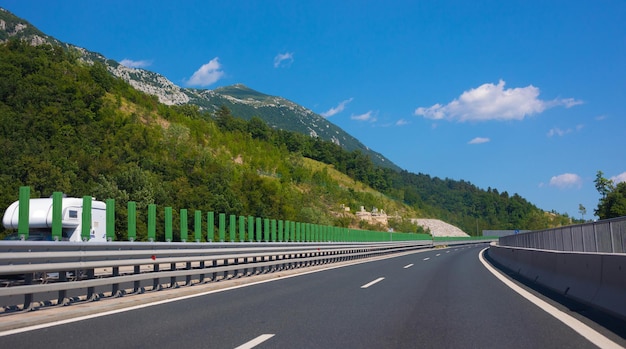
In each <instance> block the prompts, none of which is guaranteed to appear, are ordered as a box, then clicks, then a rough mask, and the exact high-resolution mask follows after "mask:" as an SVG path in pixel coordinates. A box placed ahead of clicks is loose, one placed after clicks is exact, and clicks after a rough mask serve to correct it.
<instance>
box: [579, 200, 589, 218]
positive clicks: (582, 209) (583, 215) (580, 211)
mask: <svg viewBox="0 0 626 349" xmlns="http://www.w3.org/2000/svg"><path fill="white" fill-rule="evenodd" d="M578 212H579V213H580V215H581V217H582V220H585V215H586V214H587V209H586V208H585V206H583V204H578Z"/></svg>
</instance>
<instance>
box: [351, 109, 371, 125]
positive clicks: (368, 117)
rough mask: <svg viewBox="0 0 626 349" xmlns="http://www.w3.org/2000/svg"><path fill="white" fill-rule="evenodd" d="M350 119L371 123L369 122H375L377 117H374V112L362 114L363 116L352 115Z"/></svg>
mask: <svg viewBox="0 0 626 349" xmlns="http://www.w3.org/2000/svg"><path fill="white" fill-rule="evenodd" d="M350 119H352V120H357V121H369V122H375V121H376V117H374V116H373V115H372V111H371V110H370V111H368V112H367V113H365V114H361V115H352V116H351V117H350Z"/></svg>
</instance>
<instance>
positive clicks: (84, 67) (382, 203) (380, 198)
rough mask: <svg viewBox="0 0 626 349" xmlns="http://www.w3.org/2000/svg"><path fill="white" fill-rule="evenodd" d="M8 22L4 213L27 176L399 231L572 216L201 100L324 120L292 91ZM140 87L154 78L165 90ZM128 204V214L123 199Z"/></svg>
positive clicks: (144, 199) (33, 181) (1, 148)
mask: <svg viewBox="0 0 626 349" xmlns="http://www.w3.org/2000/svg"><path fill="white" fill-rule="evenodd" d="M0 35H1V36H0V39H1V40H3V41H6V40H8V39H11V38H21V39H22V40H10V41H9V42H8V43H6V44H0V57H1V58H2V59H0V158H2V159H7V160H8V161H5V162H3V166H0V214H1V213H2V212H1V210H2V207H6V206H7V205H8V204H9V203H10V202H12V201H14V200H15V193H17V191H18V187H19V186H20V185H28V186H30V187H31V188H33V194H34V195H35V196H34V197H37V196H42V195H43V196H49V195H50V194H51V193H52V192H53V191H63V192H65V193H67V194H69V195H85V194H90V195H95V196H96V197H99V198H114V199H116V202H121V203H124V202H126V201H128V200H139V201H141V205H138V208H139V207H140V206H141V207H145V206H146V205H147V204H149V203H155V204H157V205H171V207H178V208H181V207H189V208H194V209H200V210H202V211H214V212H223V213H232V214H240V215H253V216H265V217H272V218H276V219H287V220H297V221H303V222H311V223H317V224H333V225H337V226H358V227H359V228H367V227H369V226H368V225H367V224H363V223H362V222H361V221H358V220H357V219H356V218H355V217H356V216H357V213H362V212H363V211H362V210H358V209H357V208H359V207H366V208H367V210H369V209H370V208H378V209H381V210H384V211H385V212H389V213H390V214H391V216H393V217H400V218H401V219H400V220H397V219H393V220H394V221H395V222H394V223H393V224H395V225H396V226H392V225H391V224H392V223H391V221H392V219H390V223H389V227H391V228H394V229H395V230H396V231H411V230H413V229H415V227H414V225H410V221H408V220H406V218H416V217H421V218H439V219H441V220H443V221H445V222H448V223H452V224H454V225H456V226H458V227H460V228H461V229H462V230H464V231H466V232H474V231H475V232H476V233H479V227H480V228H481V229H491V230H493V229H543V228H548V227H554V226H558V225H562V224H566V223H571V219H570V218H569V217H567V215H565V216H561V215H557V214H546V213H545V212H543V211H542V210H540V209H539V208H537V207H535V206H534V205H532V204H531V203H529V202H528V201H526V200H525V199H524V198H522V197H520V196H519V195H517V194H513V195H509V194H508V193H507V192H499V191H498V190H496V189H491V188H489V189H488V190H486V191H485V190H483V189H480V188H477V187H476V186H474V185H472V184H471V183H468V182H465V181H455V180H451V179H445V180H442V179H440V178H437V177H430V176H429V175H427V174H413V173H409V172H407V171H404V170H402V171H397V170H396V169H392V168H391V167H381V166H377V165H376V164H374V163H373V160H372V158H371V157H368V156H367V155H366V154H365V153H364V152H350V151H347V150H346V149H344V148H342V146H340V145H338V144H336V143H337V142H342V138H340V137H337V133H335V137H336V140H337V141H335V143H333V142H331V141H323V140H321V137H319V138H313V137H310V136H309V135H310V134H311V130H315V132H318V131H317V128H313V127H311V128H307V127H308V126H304V125H305V122H304V121H302V122H301V123H300V124H299V127H301V130H304V131H299V132H304V133H298V132H295V131H293V132H292V131H285V130H277V129H274V128H270V127H268V125H267V124H266V123H265V122H263V121H262V120H259V118H252V119H250V121H249V122H248V121H245V120H243V119H236V118H233V116H232V115H231V113H230V112H226V111H225V110H222V109H220V110H219V111H218V113H217V115H216V116H217V117H214V116H212V115H211V114H210V113H207V112H202V111H201V110H199V108H197V107H192V108H189V107H188V106H189V105H190V104H189V103H192V102H193V100H194V99H196V100H199V99H202V100H204V101H209V100H211V99H212V100H213V101H216V100H217V101H218V102H217V103H215V104H210V103H208V102H207V104H206V105H205V106H204V107H203V108H204V109H209V108H211V106H213V107H215V106H216V105H220V101H221V103H222V104H224V103H226V102H229V103H231V104H230V105H231V107H232V108H234V107H240V108H241V109H240V110H239V111H237V112H238V113H241V114H245V113H244V111H245V110H249V111H254V112H251V113H250V114H246V115H248V116H249V115H254V113H255V112H258V111H259V110H264V109H267V108H271V110H272V112H273V113H272V115H273V117H274V118H275V121H274V122H278V121H281V120H282V119H283V116H284V115H283V114H287V113H288V112H290V113H291V114H290V115H291V116H290V118H291V119H292V120H298V119H296V118H294V117H293V115H295V114H296V113H295V112H294V111H296V110H298V112H301V115H302V119H306V118H309V119H310V120H307V122H309V121H310V122H311V124H314V123H315V122H317V121H315V120H318V119H315V115H314V113H312V112H310V111H308V112H307V110H306V109H304V108H302V107H298V106H297V105H295V104H293V103H291V102H289V101H286V100H285V99H282V98H279V97H272V96H268V95H265V94H262V93H259V92H256V91H253V90H251V89H248V88H246V87H245V86H242V85H236V86H231V87H225V88H221V89H216V90H214V91H205V90H190V89H182V88H180V87H178V86H176V85H174V84H172V83H171V82H170V81H168V80H167V79H165V78H163V77H162V76H160V75H158V74H155V73H152V72H149V71H145V70H137V69H129V68H126V67H124V66H121V65H120V64H118V63H117V62H114V61H111V60H106V59H105V58H104V57H103V56H102V55H99V54H97V53H93V52H89V51H87V50H84V49H81V48H78V47H74V46H71V45H68V44H64V43H60V42H58V41H57V40H56V39H54V38H51V37H48V36H46V35H45V34H43V33H41V32H40V31H38V30H36V29H35V28H33V27H32V26H31V25H30V24H28V22H25V21H23V20H20V19H18V18H16V17H15V16H13V15H11V14H10V13H8V12H6V11H0ZM46 43H51V44H52V45H48V44H46ZM33 44H35V45H33ZM93 62H97V63H96V64H94V63H93ZM100 62H104V64H101V63H100ZM111 70H114V71H116V74H115V75H116V76H120V75H124V74H125V75H127V78H126V79H119V78H115V77H114V76H113V75H112V74H110V72H111ZM124 80H126V81H128V82H126V81H124ZM131 85H132V86H131ZM133 86H142V87H143V88H142V91H143V90H145V88H147V87H150V86H151V87H152V88H153V89H154V91H153V92H155V93H157V94H158V96H159V98H156V97H154V96H153V95H148V94H146V93H145V92H142V91H139V90H138V88H133ZM203 95H205V96H203ZM159 100H161V101H163V100H165V101H168V103H159ZM181 105H182V107H181ZM266 106H267V107H266ZM246 108H247V109H246ZM300 108H301V109H300ZM222 112H224V113H222ZM286 118H287V117H285V119H286ZM312 120H313V121H312ZM319 121H323V120H321V119H319ZM293 124H298V122H293ZM316 127H319V125H316ZM326 128H328V129H329V130H330V129H331V127H330V126H328V127H326ZM320 132H321V131H320ZM330 134H331V135H332V133H330ZM346 139H347V138H346ZM359 183H360V184H359ZM363 185H364V186H366V187H368V188H370V189H368V190H366V191H364V190H363V189H360V187H361V186H363ZM118 208H119V211H118ZM357 210H358V211H357ZM116 212H119V213H120V215H121V216H122V217H124V216H123V214H124V212H125V211H124V207H116ZM144 212H145V211H144ZM406 222H409V223H408V224H407V225H404V223H406ZM383 228H384V227H383ZM381 229H382V228H381Z"/></svg>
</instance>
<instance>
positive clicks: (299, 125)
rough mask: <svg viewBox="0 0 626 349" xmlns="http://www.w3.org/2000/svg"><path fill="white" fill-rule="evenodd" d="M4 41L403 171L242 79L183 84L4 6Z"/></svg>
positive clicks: (165, 98) (176, 101)
mask: <svg viewBox="0 0 626 349" xmlns="http://www.w3.org/2000/svg"><path fill="white" fill-rule="evenodd" d="M0 10H1V11H0V42H3V41H6V40H8V39H11V38H17V39H22V40H26V41H27V42H29V43H31V44H33V45H40V44H44V43H49V44H52V45H59V46H61V47H63V48H65V49H67V50H70V51H74V52H76V53H77V54H78V55H79V56H80V57H81V58H82V60H84V61H85V62H88V63H92V62H96V61H97V62H101V63H103V64H105V65H106V66H107V69H108V70H109V72H111V73H112V74H113V75H115V76H117V77H119V78H121V79H123V80H124V81H126V82H128V83H129V84H130V85H131V86H133V87H134V88H135V89H137V90H139V91H142V92H145V93H147V94H150V95H153V96H156V97H157V98H158V99H159V102H161V103H163V104H166V105H185V104H191V105H196V106H198V107H200V109H201V110H207V111H210V112H214V111H216V110H217V109H219V108H220V107H221V106H226V107H227V108H228V109H230V110H231V112H232V114H233V115H234V116H237V117H240V118H243V119H245V120H249V119H251V118H252V117H253V116H257V117H259V118H261V119H263V120H264V121H265V122H266V123H267V124H268V125H269V126H270V127H273V128H277V129H282V130H287V131H294V132H299V133H302V134H306V135H309V136H311V137H319V138H320V139H322V140H325V141H330V142H333V143H335V144H337V145H340V146H341V147H343V148H344V149H346V150H348V151H355V150H358V151H360V152H362V153H363V154H365V155H367V156H368V157H369V158H370V159H372V162H373V163H374V164H376V165H379V166H382V167H386V168H391V169H393V170H397V171H399V170H400V168H399V167H398V166H397V165H395V164H394V163H393V162H391V161H390V160H389V159H387V158H386V157H384V156H383V155H382V154H380V153H377V152H375V151H373V150H371V149H369V148H368V147H367V146H365V145H364V144H363V143H361V142H360V141H359V140H358V139H356V138H354V137H352V136H351V135H350V134H348V133H347V132H345V131H344V130H342V129H341V128H340V127H338V126H337V125H335V124H333V123H331V122H329V121H328V120H326V119H325V118H324V117H322V116H321V115H319V114H316V113H315V112H313V111H311V110H310V109H307V108H305V107H303V106H301V105H298V104H297V103H294V102H292V101H289V100H287V99H285V98H282V97H277V96H270V95H266V94H263V93H261V92H258V91H255V90H253V89H251V88H249V87H246V86H245V85H242V84H236V85H233V86H226V87H220V88H217V89H215V90H205V89H192V88H182V87H180V86H177V85H175V84H174V83H172V82H171V81H170V80H168V79H167V78H166V77H164V76H162V75H160V74H158V73H155V72H151V71H148V70H145V69H138V68H130V67H126V66H124V65H122V64H120V63H118V62H116V61H114V60H110V59H107V58H106V57H105V56H103V55H101V54H99V53H96V52H91V51H88V50H86V49H84V48H81V47H77V46H74V45H71V44H67V43H63V42H61V41H59V40H57V39H55V38H53V37H51V36H48V35H46V34H44V33H43V32H41V31H39V30H38V29H37V28H35V27H34V26H33V25H31V24H30V23H28V22H27V21H25V20H23V19H21V18H19V17H17V16H15V15H13V14H11V13H10V12H9V11H7V10H5V9H1V8H0Z"/></svg>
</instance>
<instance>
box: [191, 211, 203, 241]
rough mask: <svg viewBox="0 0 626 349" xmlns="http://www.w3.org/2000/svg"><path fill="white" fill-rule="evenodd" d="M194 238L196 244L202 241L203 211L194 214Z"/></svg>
mask: <svg viewBox="0 0 626 349" xmlns="http://www.w3.org/2000/svg"><path fill="white" fill-rule="evenodd" d="M193 238H194V240H195V241H196V242H200V241H202V211H199V210H196V211H195V212H194V220H193Z"/></svg>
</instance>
